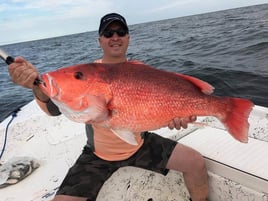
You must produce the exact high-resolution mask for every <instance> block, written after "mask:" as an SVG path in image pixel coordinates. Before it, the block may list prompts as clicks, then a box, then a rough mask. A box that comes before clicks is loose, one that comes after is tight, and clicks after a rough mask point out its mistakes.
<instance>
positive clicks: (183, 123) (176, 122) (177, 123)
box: [168, 116, 196, 130]
mask: <svg viewBox="0 0 268 201" xmlns="http://www.w3.org/2000/svg"><path fill="white" fill-rule="evenodd" d="M194 121H196V116H190V117H184V118H174V119H173V120H172V121H171V122H169V124H168V128H169V129H174V128H176V129H177V130H179V129H181V128H187V127H188V123H192V122H194Z"/></svg>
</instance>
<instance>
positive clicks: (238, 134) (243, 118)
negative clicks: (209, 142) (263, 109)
mask: <svg viewBox="0 0 268 201" xmlns="http://www.w3.org/2000/svg"><path fill="white" fill-rule="evenodd" d="M230 102H231V104H230V105H232V109H231V110H230V111H229V112H227V114H226V116H225V118H224V119H221V122H222V123H223V124H224V125H225V127H226V128H227V130H228V131H229V133H230V134H231V135H232V136H233V137H234V138H235V139H237V140H239V141H240V142H243V143H247V142H248V129H249V123H248V117H249V114H250V112H251V110H252V107H253V106H254V104H253V103H252V102H251V101H250V100H246V99H240V98H230Z"/></svg>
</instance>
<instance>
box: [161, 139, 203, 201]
mask: <svg viewBox="0 0 268 201" xmlns="http://www.w3.org/2000/svg"><path fill="white" fill-rule="evenodd" d="M166 168H167V169H171V170H176V171H180V172H182V173H183V177H184V182H185V184H186V187H187V188H188V190H189V193H190V196H191V198H192V200H193V201H205V200H206V198H207V196H208V175H207V169H206V165H205V161H204V158H203V157H202V155H201V154H200V153H198V152H197V151H195V150H194V149H192V148H190V147H187V146H185V145H182V144H179V143H178V144H177V145H176V147H175V148H174V150H173V152H172V154H171V156H170V158H169V160H168V163H167V167H166Z"/></svg>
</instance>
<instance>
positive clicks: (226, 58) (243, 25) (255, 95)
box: [0, 4, 268, 121]
mask: <svg viewBox="0 0 268 201" xmlns="http://www.w3.org/2000/svg"><path fill="white" fill-rule="evenodd" d="M96 23H97V22H96ZM130 34H131V42H130V46H129V50H128V58H129V59H138V60H141V61H143V62H145V63H146V64H149V65H152V66H154V67H156V68H160V69H164V70H168V71H174V72H180V73H185V74H189V75H193V76H196V77H198V78H200V79H203V80H205V81H207V82H209V83H210V84H212V85H213V86H214V87H215V88H216V90H215V94H216V95H221V96H235V97H242V98H249V99H251V100H252V101H253V102H254V103H255V104H257V105H262V106H267V107H268V90H267V86H268V4H264V5H259V6H251V7H244V8H239V9H232V10H226V11H220V12H213V13H207V14H202V15H195V16H188V17H180V18H175V19H168V20H162V21H157V22H150V23H143V24H136V25H132V26H130ZM97 37H98V35H97V32H96V31H93V32H87V33H81V34H75V35H69V36H63V37H57V38H50V39H45V40H39V41H30V42H24V43H17V44H11V45H5V46H1V48H2V49H4V50H5V51H6V52H8V53H9V54H11V55H13V56H18V55H21V56H23V57H25V58H26V59H28V60H29V61H31V62H32V63H33V64H34V65H35V66H36V67H37V68H38V70H39V71H40V73H43V72H46V71H51V70H54V69H57V68H59V67H62V66H69V65H72V64H77V63H88V62H92V61H94V60H95V59H97V58H100V57H101V55H102V51H101V49H100V48H99V45H98V41H97ZM0 68H1V69H2V70H1V72H0V114H1V115H0V121H1V120H3V119H4V118H5V117H6V116H7V115H8V114H9V113H10V112H12V111H13V110H15V109H17V108H18V107H20V106H22V105H24V104H26V103H28V102H29V101H30V100H32V99H33V96H32V92H31V90H29V89H25V88H22V87H20V86H17V85H15V84H13V83H12V82H11V81H10V77H9V75H8V71H7V66H6V65H5V64H4V63H3V62H0Z"/></svg>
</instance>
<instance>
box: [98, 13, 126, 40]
mask: <svg viewBox="0 0 268 201" xmlns="http://www.w3.org/2000/svg"><path fill="white" fill-rule="evenodd" d="M115 21H118V22H120V23H121V24H122V26H123V27H124V28H125V29H126V30H127V32H128V26H127V22H126V20H125V18H124V17H123V16H122V15H120V14H118V13H109V14H107V15H104V16H103V17H102V18H101V20H100V27H99V35H102V33H103V31H104V30H105V29H106V28H107V27H108V26H109V24H111V23H112V22H115Z"/></svg>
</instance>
